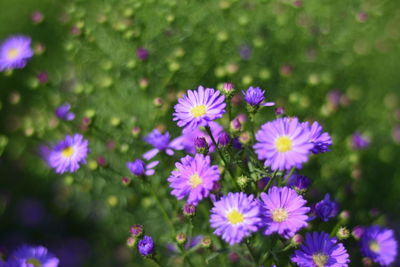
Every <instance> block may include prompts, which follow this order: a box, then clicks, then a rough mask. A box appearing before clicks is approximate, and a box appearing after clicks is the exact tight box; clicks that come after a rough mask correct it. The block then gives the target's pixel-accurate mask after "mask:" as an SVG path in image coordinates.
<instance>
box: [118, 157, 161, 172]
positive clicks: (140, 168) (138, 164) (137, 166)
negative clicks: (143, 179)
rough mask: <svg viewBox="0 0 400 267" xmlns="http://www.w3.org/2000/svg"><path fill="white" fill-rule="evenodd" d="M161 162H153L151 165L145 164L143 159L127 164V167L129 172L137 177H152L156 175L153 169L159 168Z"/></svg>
mask: <svg viewBox="0 0 400 267" xmlns="http://www.w3.org/2000/svg"><path fill="white" fill-rule="evenodd" d="M158 163H159V161H152V162H150V163H149V164H147V165H146V164H145V163H144V161H143V160H141V159H136V160H135V161H133V162H127V163H126V167H127V168H128V169H129V171H130V172H131V173H132V174H133V175H136V176H143V175H146V176H151V175H153V174H154V173H155V171H154V170H153V168H154V167H155V166H157V165H158Z"/></svg>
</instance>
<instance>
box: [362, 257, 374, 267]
mask: <svg viewBox="0 0 400 267" xmlns="http://www.w3.org/2000/svg"><path fill="white" fill-rule="evenodd" d="M362 262H363V265H364V266H366V267H369V266H373V264H374V262H373V261H372V260H371V259H370V258H368V257H364V258H362Z"/></svg>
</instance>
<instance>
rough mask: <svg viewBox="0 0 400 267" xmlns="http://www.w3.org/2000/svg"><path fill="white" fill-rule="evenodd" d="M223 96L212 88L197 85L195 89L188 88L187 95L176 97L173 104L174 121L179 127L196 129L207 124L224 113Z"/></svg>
mask: <svg viewBox="0 0 400 267" xmlns="http://www.w3.org/2000/svg"><path fill="white" fill-rule="evenodd" d="M224 100H225V97H224V96H223V95H221V93H220V92H219V91H215V90H214V89H212V88H205V89H204V87H203V86H199V87H198V89H197V90H195V91H192V90H188V91H187V95H184V96H183V97H182V98H180V99H178V104H176V105H175V107H174V108H175V113H174V118H173V120H174V121H178V122H177V124H178V126H179V127H188V128H192V129H196V128H197V127H198V126H207V125H208V124H209V123H210V122H211V121H214V120H216V119H219V118H221V117H222V115H223V114H224V113H225V106H226V104H225V103H224Z"/></svg>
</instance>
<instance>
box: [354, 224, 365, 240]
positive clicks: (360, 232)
mask: <svg viewBox="0 0 400 267" xmlns="http://www.w3.org/2000/svg"><path fill="white" fill-rule="evenodd" d="M363 234H364V227H362V226H359V225H358V226H356V227H354V228H353V231H351V235H352V236H353V237H354V239H356V240H359V239H360V238H361V237H362V235H363Z"/></svg>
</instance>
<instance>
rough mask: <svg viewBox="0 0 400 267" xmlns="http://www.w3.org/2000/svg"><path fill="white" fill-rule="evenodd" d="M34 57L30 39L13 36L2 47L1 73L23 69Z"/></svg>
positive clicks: (0, 58) (0, 53)
mask: <svg viewBox="0 0 400 267" xmlns="http://www.w3.org/2000/svg"><path fill="white" fill-rule="evenodd" d="M32 56H33V51H32V49H31V38H30V37H27V36H24V35H15V36H11V37H9V38H8V39H7V40H5V41H4V42H3V43H2V44H1V45H0V71H5V70H10V69H22V68H24V67H25V66H26V63H27V62H28V60H29V59H30V58H31V57H32Z"/></svg>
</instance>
